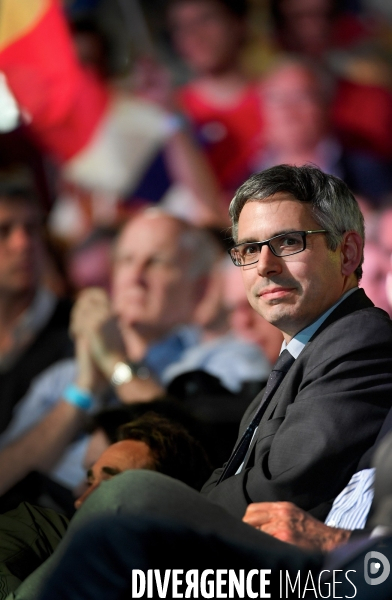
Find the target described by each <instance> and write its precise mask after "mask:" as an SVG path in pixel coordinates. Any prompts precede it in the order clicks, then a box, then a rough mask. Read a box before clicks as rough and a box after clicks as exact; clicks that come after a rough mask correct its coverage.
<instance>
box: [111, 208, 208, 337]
mask: <svg viewBox="0 0 392 600" xmlns="http://www.w3.org/2000/svg"><path fill="white" fill-rule="evenodd" d="M216 252H217V249H216V244H215V242H214V240H212V238H211V237H210V235H209V234H208V232H205V231H204V230H202V229H199V228H198V227H195V226H194V225H191V224H189V223H186V222H185V221H182V220H181V219H178V218H176V217H173V216H171V215H168V214H166V213H164V212H162V211H160V210H157V209H150V210H147V211H144V212H143V213H141V214H140V215H138V216H136V217H134V218H133V219H131V221H130V222H128V223H127V224H126V225H125V227H124V229H123V230H122V232H121V233H120V235H119V238H118V241H117V242H116V244H115V247H114V264H113V276H112V301H113V308H114V311H115V312H116V313H117V315H118V316H119V320H120V324H121V325H122V326H123V327H125V328H126V327H132V328H134V329H137V330H138V331H139V332H140V333H141V334H143V335H146V336H148V337H150V338H155V339H159V338H160V337H161V336H163V335H166V334H167V333H168V332H169V331H170V330H171V329H172V328H173V327H175V326H177V325H181V324H184V323H190V322H192V319H193V315H194V312H195V310H196V307H197V305H198V303H199V302H200V300H201V299H202V297H203V293H204V291H205V287H206V282H207V279H208V275H209V272H210V269H211V266H212V264H213V263H214V259H215V255H216Z"/></svg>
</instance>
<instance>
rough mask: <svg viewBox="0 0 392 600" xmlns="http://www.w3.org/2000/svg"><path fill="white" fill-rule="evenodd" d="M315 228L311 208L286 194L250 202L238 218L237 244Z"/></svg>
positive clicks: (316, 225)
mask: <svg viewBox="0 0 392 600" xmlns="http://www.w3.org/2000/svg"><path fill="white" fill-rule="evenodd" d="M315 228H318V223H317V221H316V220H315V219H314V216H313V214H312V211H311V206H310V205H309V204H308V203H305V202H300V201H299V200H296V199H295V198H294V197H293V196H291V195H290V194H286V193H283V192H282V193H278V194H275V195H274V196H272V197H270V198H266V199H265V200H250V201H249V202H247V203H246V204H245V206H244V207H243V209H242V210H241V213H240V216H239V219H238V242H242V241H247V240H250V241H255V240H260V241H261V240H264V239H268V238H270V237H272V236H274V235H278V234H279V233H284V232H287V231H295V230H310V229H315Z"/></svg>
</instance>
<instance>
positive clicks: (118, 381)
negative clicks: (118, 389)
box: [110, 361, 150, 386]
mask: <svg viewBox="0 0 392 600" xmlns="http://www.w3.org/2000/svg"><path fill="white" fill-rule="evenodd" d="M135 377H138V379H148V378H149V377H150V371H149V369H148V368H147V367H145V366H144V365H142V364H136V363H131V362H129V363H127V362H123V361H119V362H117V363H116V364H115V365H114V369H113V373H112V376H111V378H110V383H111V384H112V385H114V386H118V385H123V383H129V382H130V381H132V379H134V378H135Z"/></svg>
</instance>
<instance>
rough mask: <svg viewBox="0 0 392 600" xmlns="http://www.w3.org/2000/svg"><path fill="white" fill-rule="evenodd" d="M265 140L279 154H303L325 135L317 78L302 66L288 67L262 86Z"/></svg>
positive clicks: (323, 115) (322, 102)
mask: <svg viewBox="0 0 392 600" xmlns="http://www.w3.org/2000/svg"><path fill="white" fill-rule="evenodd" d="M262 93H263V108H264V112H265V117H266V131H265V137H266V139H267V143H268V144H269V145H270V146H271V147H272V149H273V150H275V151H277V152H284V151H286V152H288V151H290V152H300V151H301V150H306V149H309V148H314V146H315V145H316V144H317V143H318V142H319V141H320V140H321V138H322V136H323V135H324V132H325V123H326V105H325V104H324V101H323V100H322V98H321V96H320V89H319V87H318V86H317V82H316V81H315V78H314V77H313V76H312V75H311V74H310V73H309V72H308V71H307V70H306V69H305V68H304V67H301V66H300V65H286V66H284V67H282V68H281V69H279V70H277V71H276V73H272V74H271V75H269V76H268V77H266V78H265V80H264V83H263V85H262Z"/></svg>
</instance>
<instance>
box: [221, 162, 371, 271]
mask: <svg viewBox="0 0 392 600" xmlns="http://www.w3.org/2000/svg"><path fill="white" fill-rule="evenodd" d="M281 192H284V193H287V194H291V195H292V196H293V197H294V198H295V199H296V200H299V201H300V202H307V203H309V204H310V205H311V209H312V212H313V216H314V219H315V221H316V222H317V223H318V224H319V225H320V228H322V229H326V230H327V232H328V233H327V234H326V240H327V246H328V248H329V249H330V250H336V248H337V247H338V245H339V244H340V243H341V241H342V239H343V235H344V233H346V232H347V231H356V232H357V233H358V234H359V235H360V236H361V238H362V240H363V241H365V225H364V219H363V215H362V213H361V210H360V208H359V205H358V202H357V201H356V199H355V197H354V195H353V194H352V193H351V191H350V190H349V188H348V187H347V185H346V184H345V183H344V181H342V180H341V179H339V178H338V177H335V176H334V175H328V174H327V173H323V171H321V170H320V169H319V168H317V167H315V166H314V165H303V166H301V167H294V166H291V165H277V166H275V167H271V168H270V169H266V170H265V171H261V172H260V173H255V174H254V175H252V176H251V177H249V179H248V180H247V181H245V182H244V183H243V184H242V185H241V186H240V187H239V188H238V190H237V192H236V194H235V196H234V198H233V200H232V201H231V203H230V208H229V214H230V217H231V220H232V235H233V238H234V240H237V236H238V219H239V216H240V213H241V211H242V209H243V207H244V206H245V204H246V203H247V202H256V201H260V200H266V199H267V198H271V196H274V194H278V193H281ZM362 264H363V249H362V257H361V262H360V264H359V266H358V267H357V269H356V270H355V274H356V276H357V278H358V281H359V280H360V279H361V277H362Z"/></svg>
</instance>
